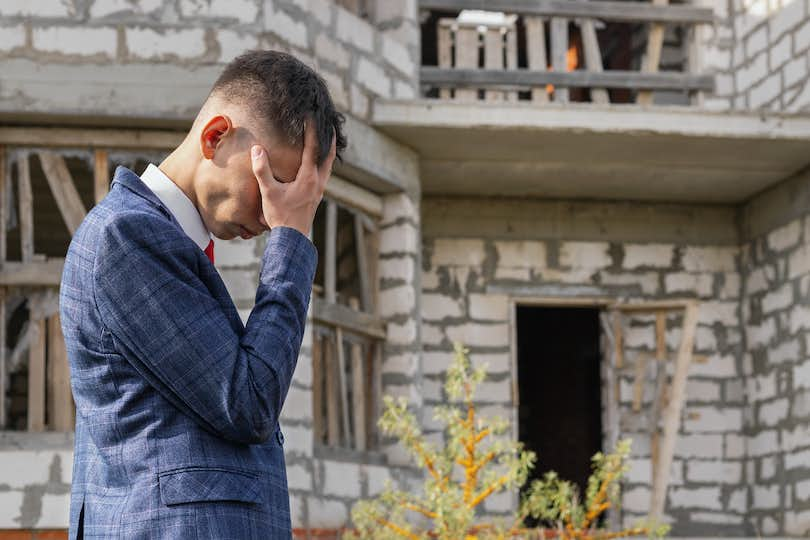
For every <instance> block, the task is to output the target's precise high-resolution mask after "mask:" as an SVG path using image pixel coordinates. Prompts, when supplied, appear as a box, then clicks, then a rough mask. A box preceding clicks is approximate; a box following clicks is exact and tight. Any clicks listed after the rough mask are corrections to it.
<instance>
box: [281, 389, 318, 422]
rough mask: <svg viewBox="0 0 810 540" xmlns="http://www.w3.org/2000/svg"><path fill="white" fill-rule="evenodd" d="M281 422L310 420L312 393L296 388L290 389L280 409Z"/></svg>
mask: <svg viewBox="0 0 810 540" xmlns="http://www.w3.org/2000/svg"><path fill="white" fill-rule="evenodd" d="M281 418H282V420H283V421H295V420H300V421H305V420H312V392H311V391H310V390H304V389H302V388H298V387H297V386H292V387H290V390H289V392H287V399H286V401H285V402H284V406H283V407H282V409H281Z"/></svg>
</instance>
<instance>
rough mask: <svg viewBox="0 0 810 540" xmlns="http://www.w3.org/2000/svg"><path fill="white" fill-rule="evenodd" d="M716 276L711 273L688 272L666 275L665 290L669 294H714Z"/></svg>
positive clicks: (704, 295) (705, 295) (701, 295)
mask: <svg viewBox="0 0 810 540" xmlns="http://www.w3.org/2000/svg"><path fill="white" fill-rule="evenodd" d="M713 282H714V277H713V276H712V275H711V274H688V273H686V272H678V273H674V274H667V275H665V276H664V290H665V291H666V292H667V294H674V293H690V294H697V295H698V296H699V297H707V296H711V294H712V284H713Z"/></svg>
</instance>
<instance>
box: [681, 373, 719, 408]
mask: <svg viewBox="0 0 810 540" xmlns="http://www.w3.org/2000/svg"><path fill="white" fill-rule="evenodd" d="M686 400H687V401H688V402H690V403H695V402H698V403H705V402H713V401H719V400H720V383H717V382H713V381H703V380H697V379H689V380H687V382H686Z"/></svg>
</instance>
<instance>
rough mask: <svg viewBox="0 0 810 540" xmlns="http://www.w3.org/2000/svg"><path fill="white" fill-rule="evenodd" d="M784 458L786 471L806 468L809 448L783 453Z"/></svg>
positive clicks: (809, 457) (809, 453)
mask: <svg viewBox="0 0 810 540" xmlns="http://www.w3.org/2000/svg"><path fill="white" fill-rule="evenodd" d="M784 459H785V470H786V471H791V470H793V469H802V468H806V467H807V464H808V463H810V450H802V451H799V452H793V453H790V454H785V456H784Z"/></svg>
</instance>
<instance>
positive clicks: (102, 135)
mask: <svg viewBox="0 0 810 540" xmlns="http://www.w3.org/2000/svg"><path fill="white" fill-rule="evenodd" d="M186 134H187V133H186V132H184V131H183V132H181V131H169V130H161V129H92V128H44V127H42V128H39V127H8V126H3V127H0V144H6V145H9V146H36V147H42V146H50V147H62V148H65V147H71V148H76V147H88V146H89V147H102V148H123V149H133V150H145V149H149V150H173V149H174V148H177V147H178V146H180V143H182V142H183V139H185V137H186Z"/></svg>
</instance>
